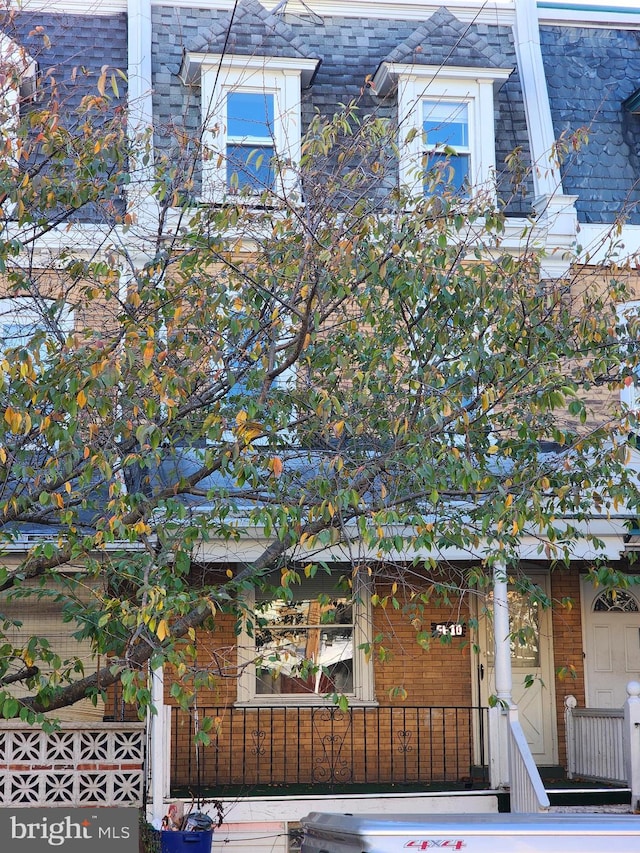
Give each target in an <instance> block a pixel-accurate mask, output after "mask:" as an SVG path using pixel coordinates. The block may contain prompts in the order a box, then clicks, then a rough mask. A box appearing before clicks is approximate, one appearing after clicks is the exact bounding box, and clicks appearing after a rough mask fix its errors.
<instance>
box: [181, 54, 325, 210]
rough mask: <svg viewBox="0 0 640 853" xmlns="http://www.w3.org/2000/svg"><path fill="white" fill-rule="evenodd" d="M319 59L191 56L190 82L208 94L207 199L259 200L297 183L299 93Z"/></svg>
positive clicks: (187, 65)
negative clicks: (239, 197)
mask: <svg viewBox="0 0 640 853" xmlns="http://www.w3.org/2000/svg"><path fill="white" fill-rule="evenodd" d="M318 62H319V61H318V60H317V59H306V58H304V57H298V58H291V57H261V56H235V55H231V54H225V55H224V56H221V55H215V54H206V53H188V54H187V55H186V56H185V60H184V62H183V67H182V78H183V80H184V81H185V82H187V83H200V85H201V89H202V124H203V150H204V156H203V163H202V198H203V200H204V201H212V202H222V201H224V200H225V199H227V198H229V197H230V196H237V195H239V194H242V195H244V196H245V197H246V198H247V199H248V200H251V199H253V200H255V201H258V200H260V198H261V197H262V196H263V195H264V194H265V193H266V194H271V193H273V194H275V195H276V196H278V195H280V194H286V193H288V192H290V191H291V190H292V189H293V188H294V187H295V186H296V183H297V178H296V165H297V163H298V162H299V160H300V144H301V136H302V119H301V112H300V98H301V89H302V87H303V86H307V85H309V83H310V81H311V78H312V76H313V74H314V72H315V70H316V68H317V66H318Z"/></svg>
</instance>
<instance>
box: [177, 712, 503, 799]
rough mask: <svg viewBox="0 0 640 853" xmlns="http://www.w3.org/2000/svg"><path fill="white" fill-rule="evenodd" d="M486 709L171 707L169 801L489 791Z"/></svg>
mask: <svg viewBox="0 0 640 853" xmlns="http://www.w3.org/2000/svg"><path fill="white" fill-rule="evenodd" d="M488 711H489V709H488V708H483V707H455V706H429V707H418V706H405V705H403V706H395V707H379V706H375V707H358V706H352V707H349V708H348V709H346V710H342V709H340V708H338V707H336V706H327V705H318V706H308V705H307V706H298V707H291V706H276V707H260V708H258V707H256V708H242V707H224V708H222V707H203V708H198V709H195V710H193V709H192V710H190V711H188V712H186V711H182V710H180V709H179V708H172V709H171V760H170V778H171V793H172V795H173V796H180V795H185V793H186V792H189V791H192V792H197V793H198V794H199V795H200V796H204V797H206V796H218V797H220V796H224V797H228V796H260V795H265V794H273V793H274V792H280V793H283V794H284V793H289V794H292V793H296V794H304V793H307V792H310V791H312V790H313V792H314V793H315V794H318V793H327V794H337V793H361V792H368V793H371V792H374V791H396V792H400V791H407V792H409V791H422V790H425V789H426V788H429V787H432V786H434V785H437V786H438V788H439V789H440V790H456V789H460V790H468V789H471V788H488V786H489V775H488V765H489V756H488V741H487V731H488ZM205 719H208V720H211V721H212V723H211V724H209V723H204V721H205ZM208 725H210V728H209V730H208V731H206V732H205V731H203V727H206V726H208Z"/></svg>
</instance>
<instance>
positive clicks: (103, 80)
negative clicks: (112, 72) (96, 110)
mask: <svg viewBox="0 0 640 853" xmlns="http://www.w3.org/2000/svg"><path fill="white" fill-rule="evenodd" d="M107 68H108V66H107V65H103V66H102V72H101V74H100V76H99V77H98V82H97V83H96V88H97V89H98V92H100V94H101V95H102V97H103V98H104V93H105V90H106V87H107Z"/></svg>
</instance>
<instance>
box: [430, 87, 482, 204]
mask: <svg viewBox="0 0 640 853" xmlns="http://www.w3.org/2000/svg"><path fill="white" fill-rule="evenodd" d="M421 108H422V133H423V140H424V146H425V149H424V166H425V193H429V192H430V187H431V185H432V184H431V182H430V181H429V180H428V176H429V175H434V176H436V177H437V178H438V179H439V180H441V183H437V184H436V186H450V187H451V189H452V190H453V192H455V193H456V194H458V195H468V193H469V188H470V171H471V170H470V158H471V148H470V145H469V104H468V103H467V102H465V101H432V100H428V99H426V98H425V99H424V100H423V101H422V102H421Z"/></svg>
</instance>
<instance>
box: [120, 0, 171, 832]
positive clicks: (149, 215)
mask: <svg viewBox="0 0 640 853" xmlns="http://www.w3.org/2000/svg"><path fill="white" fill-rule="evenodd" d="M127 33H128V35H127V39H128V43H127V51H128V52H127V56H128V65H127V78H128V87H127V98H128V115H127V133H128V136H129V142H130V144H131V156H130V162H129V168H130V170H131V171H132V173H133V174H134V175H135V176H136V181H135V183H133V182H132V184H130V186H129V188H128V190H127V211H128V213H130V214H131V215H132V217H133V218H134V220H135V221H136V222H137V225H138V228H141V229H142V230H141V231H139V232H137V233H138V234H139V237H140V238H141V239H142V240H144V238H145V236H146V235H145V232H146V234H148V233H149V229H152V233H154V232H157V211H156V206H155V203H154V201H153V198H152V195H151V187H152V183H153V157H152V156H149V158H148V160H147V162H146V163H145V162H144V154H145V151H146V149H145V146H144V143H145V141H146V142H147V144H148V145H149V146H151V145H152V144H153V136H152V133H153V97H152V65H151V44H152V40H151V0H128V3H127ZM150 153H152V152H150ZM140 248H142V246H141V247H140ZM136 255H137V256H136V257H134V258H133V261H134V264H137V263H144V261H145V257H144V250H142V251H141V252H139V253H136ZM133 273H134V271H133V270H130V271H129V273H128V275H123V276H122V284H121V287H122V289H123V294H122V295H123V297H124V298H126V290H127V283H128V281H129V279H130V276H131V275H132V274H133ZM150 680H151V709H150V710H149V713H148V714H147V726H148V727H149V752H150V755H149V766H150V777H149V788H150V794H151V804H150V806H151V807H150V814H148V817H149V818H150V819H151V820H152V821H153V822H154V825H156V826H159V825H160V821H161V820H162V817H163V816H164V813H165V805H164V795H165V788H166V774H167V760H166V759H167V738H168V728H167V725H166V721H167V715H166V714H165V707H164V670H163V667H162V666H159V667H156V668H155V669H153V670H151V672H150Z"/></svg>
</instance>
